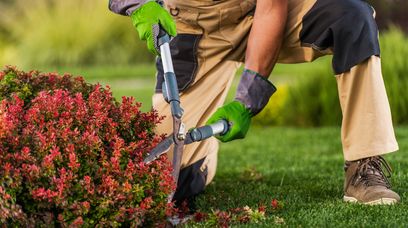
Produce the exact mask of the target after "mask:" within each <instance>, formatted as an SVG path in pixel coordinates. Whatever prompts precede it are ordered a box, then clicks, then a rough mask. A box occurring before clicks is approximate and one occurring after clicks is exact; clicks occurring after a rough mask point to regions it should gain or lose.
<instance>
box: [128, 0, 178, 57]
mask: <svg viewBox="0 0 408 228" xmlns="http://www.w3.org/2000/svg"><path fill="white" fill-rule="evenodd" d="M131 18H132V21H133V25H134V26H135V28H136V30H137V32H138V33H139V37H140V39H141V40H146V42H147V49H149V51H150V52H151V53H153V54H155V55H159V54H160V49H159V47H158V44H157V38H158V37H157V36H158V35H159V31H160V26H161V27H162V28H163V29H164V30H165V31H166V32H167V33H168V34H169V35H170V36H172V37H175V36H176V35H177V32H176V24H175V23H174V20H173V18H172V17H171V15H170V14H169V13H168V12H167V10H165V9H164V8H163V7H162V6H161V5H160V4H158V3H156V2H155V1H150V2H147V3H145V4H144V5H142V6H141V7H140V8H139V9H137V10H135V12H133V13H132V15H131Z"/></svg>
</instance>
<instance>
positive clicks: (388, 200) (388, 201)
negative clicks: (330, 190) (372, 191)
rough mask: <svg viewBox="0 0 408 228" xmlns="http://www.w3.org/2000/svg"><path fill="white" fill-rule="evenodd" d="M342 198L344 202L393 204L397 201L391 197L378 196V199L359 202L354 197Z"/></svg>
mask: <svg viewBox="0 0 408 228" xmlns="http://www.w3.org/2000/svg"><path fill="white" fill-rule="evenodd" d="M343 200H344V202H349V203H359V204H364V205H393V204H396V203H398V201H397V200H396V199H392V198H380V199H377V200H373V201H369V202H361V201H358V200H357V199H356V198H354V197H351V196H344V197H343Z"/></svg>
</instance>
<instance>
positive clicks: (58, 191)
mask: <svg viewBox="0 0 408 228" xmlns="http://www.w3.org/2000/svg"><path fill="white" fill-rule="evenodd" d="M0 99H1V104H0V223H1V224H6V225H17V226H42V225H46V226H62V227H65V226H80V225H83V226H86V227H93V226H109V227H112V226H113V227H117V226H122V227H128V226H132V227H134V226H142V225H149V224H150V225H155V224H156V222H158V221H163V220H164V219H165V218H166V216H168V215H170V214H171V213H173V209H172V208H173V207H172V205H170V204H168V203H167V200H166V199H167V196H168V194H169V193H170V192H171V191H172V190H174V188H175V186H174V183H173V179H172V176H171V166H170V164H169V162H168V161H167V159H166V158H163V157H162V158H160V159H158V160H157V161H155V162H153V163H152V164H149V165H148V166H147V165H145V164H144V163H143V158H144V156H145V155H146V153H147V152H148V151H149V150H150V149H151V148H152V147H153V146H154V145H156V144H157V143H158V142H159V141H160V140H161V139H162V137H159V136H157V135H155V134H154V132H153V130H154V127H155V125H156V124H157V123H159V122H160V118H159V116H158V115H157V113H156V112H154V111H151V112H148V113H143V112H141V111H140V109H139V108H140V104H139V103H137V102H135V101H134V99H133V98H125V97H124V98H123V99H122V102H121V103H119V102H116V101H115V99H114V98H113V97H112V94H111V92H110V91H109V88H102V87H101V86H100V85H91V84H88V83H85V82H84V80H83V79H82V78H79V77H72V76H71V75H64V76H59V75H57V74H40V73H38V72H35V71H33V72H29V73H24V72H21V71H18V70H16V69H14V68H12V67H7V68H6V69H5V70H3V71H0ZM156 225H157V224H156Z"/></svg>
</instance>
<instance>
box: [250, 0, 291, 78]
mask: <svg viewBox="0 0 408 228" xmlns="http://www.w3.org/2000/svg"><path fill="white" fill-rule="evenodd" d="M287 2H288V1H287V0H258V1H257V6H256V11H255V17H254V23H253V25H252V29H251V33H250V35H249V40H248V46H247V51H246V57H245V67H246V68H247V69H249V70H252V71H255V72H258V73H259V74H261V75H263V76H265V77H268V76H269V74H270V73H271V72H272V69H273V67H274V66H275V63H276V61H277V58H278V56H279V50H280V47H281V43H282V38H283V32H284V28H285V25H286V18H287V5H288V3H287Z"/></svg>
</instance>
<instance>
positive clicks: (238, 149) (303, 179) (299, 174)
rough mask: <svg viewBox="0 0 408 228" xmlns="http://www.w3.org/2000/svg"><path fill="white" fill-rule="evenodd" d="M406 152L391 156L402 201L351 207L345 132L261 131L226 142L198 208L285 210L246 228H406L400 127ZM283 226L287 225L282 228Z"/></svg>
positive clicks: (407, 130) (407, 166) (407, 132)
mask: <svg viewBox="0 0 408 228" xmlns="http://www.w3.org/2000/svg"><path fill="white" fill-rule="evenodd" d="M397 138H398V140H399V144H400V152H398V153H393V154H390V155H387V156H386V159H387V160H388V161H389V163H390V164H391V166H392V167H393V169H394V172H393V176H392V178H391V179H392V183H393V186H394V189H395V191H397V192H398V193H399V194H400V195H401V197H402V200H403V201H402V203H400V204H398V205H395V206H362V205H355V204H347V203H344V202H343V201H342V197H343V180H344V179H343V175H344V172H343V155H342V149H341V143H340V129H339V128H313V129H299V128H274V127H265V128H260V127H255V128H252V129H251V130H250V132H249V133H248V135H247V138H246V139H244V140H239V141H234V142H230V143H224V144H222V145H221V149H220V151H219V160H218V171H217V174H216V177H215V179H214V181H213V183H211V184H210V185H209V186H208V188H207V190H206V192H205V194H203V195H201V196H200V197H199V199H198V208H199V209H200V210H203V211H207V212H210V211H211V210H212V209H221V210H227V209H231V208H237V207H244V206H246V205H248V206H250V207H255V208H256V207H257V205H258V204H259V203H264V204H267V203H270V201H271V200H272V199H274V198H276V199H278V200H279V201H281V202H283V203H284V207H283V208H282V209H281V210H279V211H277V212H275V213H273V215H272V216H269V217H268V218H267V220H265V222H264V223H260V224H248V225H242V227H271V226H277V225H278V223H276V222H275V221H276V220H275V219H276V217H280V218H282V219H283V220H284V224H283V225H284V226H289V227H298V226H300V227H404V226H407V225H408V203H406V202H407V201H406V200H407V199H408V193H407V192H406V190H407V189H408V175H407V170H408V159H407V156H406V151H407V150H408V127H399V128H397ZM281 225H282V224H281Z"/></svg>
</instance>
